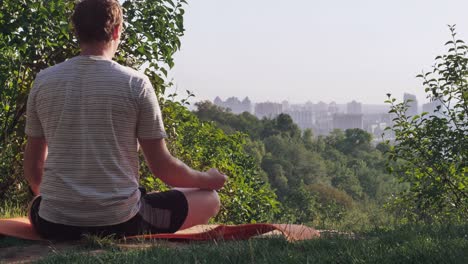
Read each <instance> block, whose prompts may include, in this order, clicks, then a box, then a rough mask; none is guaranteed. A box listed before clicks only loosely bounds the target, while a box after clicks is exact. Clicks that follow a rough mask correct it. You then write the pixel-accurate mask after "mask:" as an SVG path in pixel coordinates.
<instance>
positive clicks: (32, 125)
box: [25, 82, 44, 137]
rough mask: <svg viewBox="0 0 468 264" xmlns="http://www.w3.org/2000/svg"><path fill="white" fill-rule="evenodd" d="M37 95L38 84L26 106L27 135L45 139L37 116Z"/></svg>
mask: <svg viewBox="0 0 468 264" xmlns="http://www.w3.org/2000/svg"><path fill="white" fill-rule="evenodd" d="M36 94H37V87H36V82H35V83H34V85H33V88H32V89H31V92H30V93H29V96H28V102H27V104H26V129H25V132H26V135H28V136H30V137H44V131H43V129H42V124H41V121H40V119H39V116H38V114H37V109H36Z"/></svg>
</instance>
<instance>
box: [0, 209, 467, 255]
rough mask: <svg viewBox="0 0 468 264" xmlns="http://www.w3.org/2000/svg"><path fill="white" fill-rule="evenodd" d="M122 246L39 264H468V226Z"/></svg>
mask: <svg viewBox="0 0 468 264" xmlns="http://www.w3.org/2000/svg"><path fill="white" fill-rule="evenodd" d="M24 215H25V211H24V208H23V207H21V206H17V205H14V204H11V203H10V204H6V203H3V204H2V206H1V207H0V217H2V218H3V217H17V216H24ZM147 242H148V241H137V242H136V243H137V244H138V243H147ZM35 243H37V242H31V241H24V240H20V239H14V238H5V237H3V238H2V237H0V250H2V248H6V247H18V248H25V249H26V248H27V246H29V245H32V244H35ZM118 243H120V241H117V240H114V239H113V238H112V237H106V238H98V237H93V236H88V237H85V238H83V240H82V241H81V243H79V245H78V246H76V247H72V248H73V250H69V251H65V252H60V251H58V253H53V254H51V255H49V256H47V257H46V258H44V259H42V260H40V261H39V262H38V263H60V264H62V263H114V262H115V263H216V264H218V263H379V264H385V263H468V223H467V224H464V225H449V224H446V225H434V226H431V225H408V226H400V227H397V228H389V229H375V230H372V231H366V232H360V233H357V234H355V236H349V235H341V236H334V237H324V238H321V239H316V240H310V241H303V242H297V243H289V242H287V241H286V240H284V239H283V238H262V239H251V240H248V241H234V242H219V241H218V242H204V243H178V244H177V245H176V246H174V244H172V243H164V242H157V243H155V244H154V246H153V247H151V248H149V249H135V250H128V249H123V248H122V247H120V246H119V245H118ZM96 249H99V253H97V254H96V251H95V250H96ZM0 262H1V260H0Z"/></svg>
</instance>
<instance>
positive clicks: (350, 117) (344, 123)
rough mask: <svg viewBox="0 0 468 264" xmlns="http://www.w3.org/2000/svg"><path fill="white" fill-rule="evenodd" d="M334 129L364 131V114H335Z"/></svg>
mask: <svg viewBox="0 0 468 264" xmlns="http://www.w3.org/2000/svg"><path fill="white" fill-rule="evenodd" d="M333 128H334V129H343V130H346V129H348V128H360V129H363V122H362V114H335V115H333Z"/></svg>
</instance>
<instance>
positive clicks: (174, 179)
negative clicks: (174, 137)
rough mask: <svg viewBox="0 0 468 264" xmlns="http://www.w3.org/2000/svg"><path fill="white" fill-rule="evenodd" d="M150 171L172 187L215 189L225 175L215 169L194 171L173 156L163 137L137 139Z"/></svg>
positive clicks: (224, 179)
mask: <svg viewBox="0 0 468 264" xmlns="http://www.w3.org/2000/svg"><path fill="white" fill-rule="evenodd" d="M138 141H139V143H140V145H141V147H142V149H143V153H144V154H145V158H146V161H147V163H148V166H149V168H150V169H151V172H152V173H153V174H154V175H155V176H156V177H158V178H160V179H161V180H162V181H163V182H165V183H167V184H169V185H170V186H173V187H182V188H200V189H209V190H217V189H220V188H221V187H223V185H224V183H225V182H226V180H227V176H226V175H224V174H221V173H220V172H218V171H217V170H216V169H210V170H208V171H207V172H200V171H196V170H194V169H192V168H190V167H189V166H187V165H186V164H185V163H183V162H182V161H180V160H178V159H177V158H175V157H173V156H172V155H171V153H170V152H169V150H168V149H167V147H166V143H165V141H164V139H139V140H138Z"/></svg>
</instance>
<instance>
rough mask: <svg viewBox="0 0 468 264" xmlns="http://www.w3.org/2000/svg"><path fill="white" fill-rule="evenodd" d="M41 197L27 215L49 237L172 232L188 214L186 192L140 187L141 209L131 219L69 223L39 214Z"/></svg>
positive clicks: (72, 237) (39, 231)
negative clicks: (114, 222)
mask: <svg viewBox="0 0 468 264" xmlns="http://www.w3.org/2000/svg"><path fill="white" fill-rule="evenodd" d="M40 203H41V197H36V199H34V200H33V202H32V204H31V207H30V211H29V216H30V219H31V224H32V225H33V227H34V229H35V230H36V231H37V232H38V233H39V235H40V236H41V237H42V238H44V239H50V240H78V239H81V237H82V236H83V235H84V234H90V235H97V236H109V235H114V236H116V237H124V236H133V235H140V234H158V233H174V232H176V231H177V230H179V228H180V227H181V226H182V224H183V223H184V221H185V219H186V218H187V213H188V203H187V199H186V198H185V195H184V194H183V193H182V192H180V191H178V190H170V191H167V192H153V193H148V194H146V192H145V191H144V190H142V194H141V206H140V211H139V212H138V213H137V214H136V215H135V216H134V217H133V218H131V219H130V220H128V221H126V222H124V223H121V224H117V225H110V226H96V227H89V226H86V227H83V226H70V225H62V224H58V223H52V222H50V221H47V220H45V219H43V218H42V217H40V216H39V208H40Z"/></svg>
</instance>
